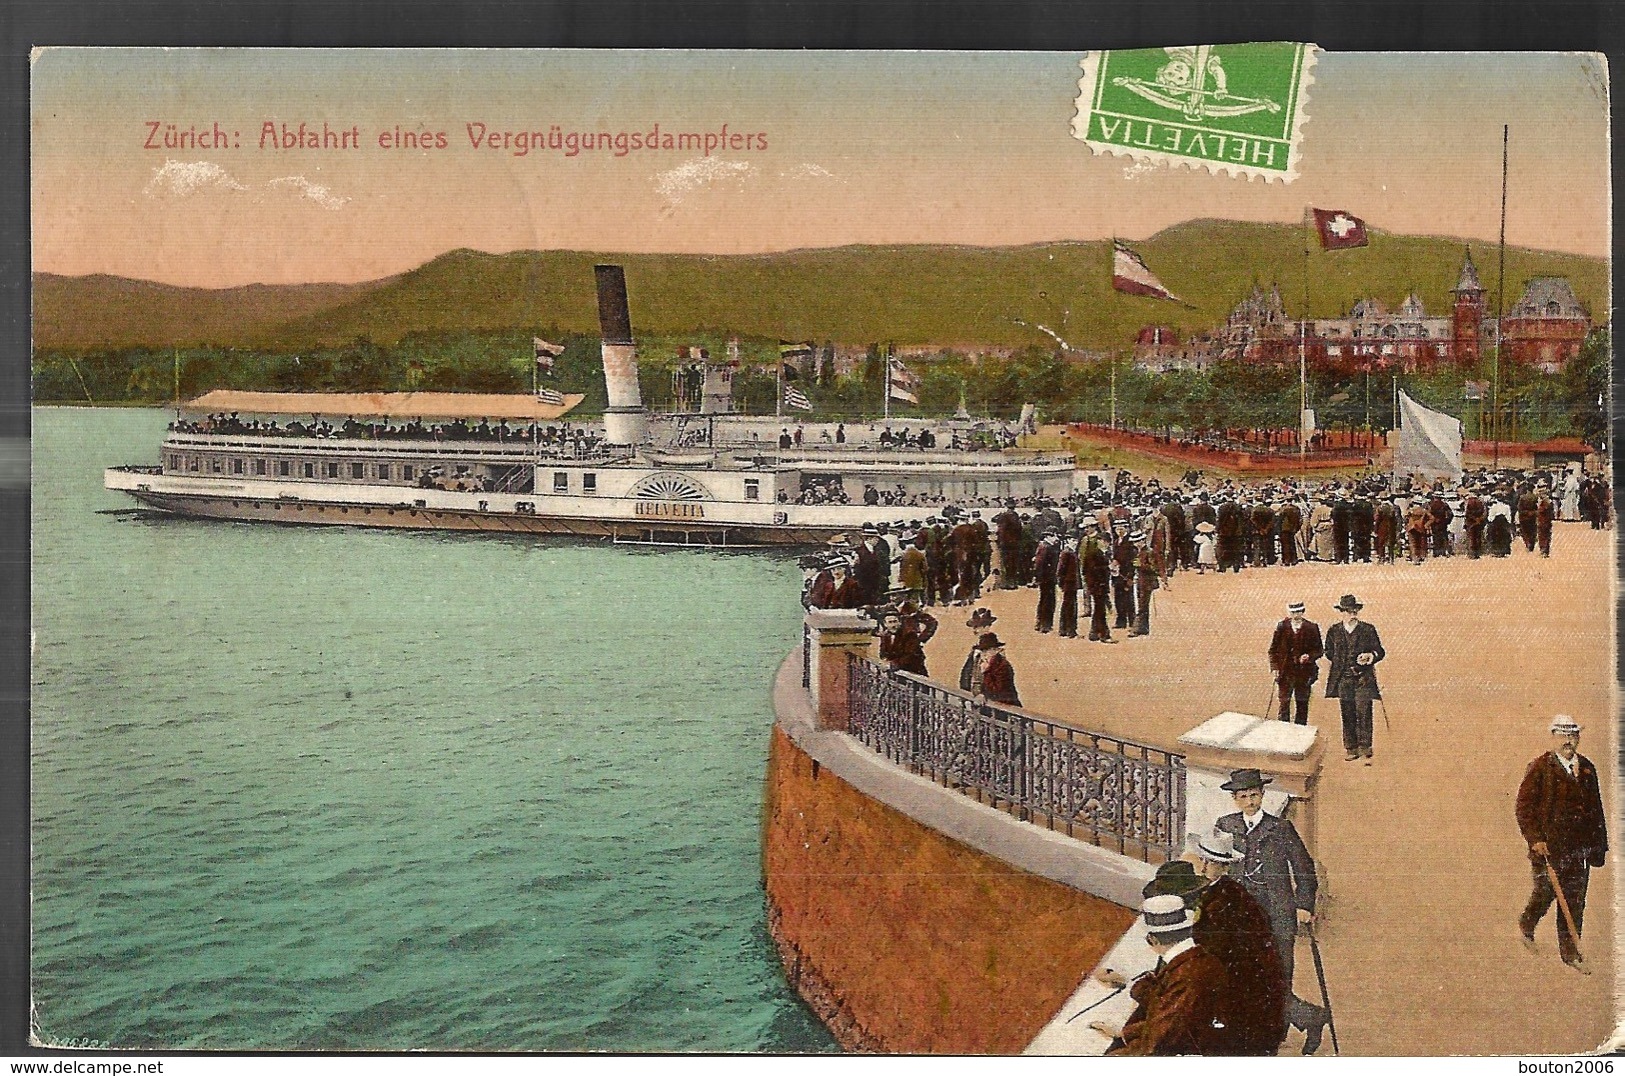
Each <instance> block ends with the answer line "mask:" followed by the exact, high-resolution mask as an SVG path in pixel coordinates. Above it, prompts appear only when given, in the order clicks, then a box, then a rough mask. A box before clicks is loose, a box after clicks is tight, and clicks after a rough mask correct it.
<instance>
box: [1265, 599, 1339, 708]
mask: <svg viewBox="0 0 1625 1076" xmlns="http://www.w3.org/2000/svg"><path fill="white" fill-rule="evenodd" d="M1303 612H1304V606H1303V602H1301V601H1295V602H1292V603H1291V604H1289V605H1288V606H1287V607H1286V619H1284V620H1282V621H1281V622H1280V623H1279V624H1277V625H1275V634H1274V635H1273V636H1272V637H1271V638H1270V671H1271V672H1273V673H1274V674H1275V685H1276V688H1277V689H1278V691H1279V693H1280V697H1281V698H1280V702H1281V712H1280V715H1279V716H1280V718H1281V720H1282V721H1296V722H1297V723H1298V724H1300V725H1306V724H1308V723H1309V694H1310V690H1311V689H1312V688H1313V687H1314V684H1315V681H1316V680H1318V679H1320V659H1321V656H1322V655H1323V654H1325V652H1326V647H1325V644H1324V643H1323V642H1322V641H1321V638H1320V625H1319V624H1316V623H1315V622H1314V621H1313V620H1307V619H1305V618H1304V615H1303ZM1294 704H1296V711H1295V712H1294Z"/></svg>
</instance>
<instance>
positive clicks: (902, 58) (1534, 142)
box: [31, 49, 1609, 287]
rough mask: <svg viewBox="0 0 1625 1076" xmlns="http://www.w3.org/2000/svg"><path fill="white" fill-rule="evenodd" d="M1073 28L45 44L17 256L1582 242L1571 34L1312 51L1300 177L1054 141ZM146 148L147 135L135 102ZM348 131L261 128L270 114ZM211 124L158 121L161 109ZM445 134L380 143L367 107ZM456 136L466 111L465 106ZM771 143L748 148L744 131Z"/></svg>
mask: <svg viewBox="0 0 1625 1076" xmlns="http://www.w3.org/2000/svg"><path fill="white" fill-rule="evenodd" d="M1079 59H1080V55H1079V54H1076V53H985V54H960V53H918V52H915V53H886V52H866V53H820V52H796V53H789V52H768V53H762V52H685V51H673V52H607V51H587V52H562V51H530V50H524V51H502V50H464V51H434V50H428V51H398V50H355V51H305V50H270V49H266V50H231V49H193V50H161V49H57V50H49V51H46V52H43V53H41V54H39V55H38V56H37V57H36V59H35V61H34V64H33V71H32V102H31V108H32V127H33V130H32V147H33V161H32V170H33V174H32V196H33V243H34V269H35V270H37V271H45V272H55V273H65V274H85V273H98V272H99V273H114V274H118V275H121V276H130V277H138V278H143V279H149V280H158V281H163V282H166V283H173V284H188V285H200V286H207V287H225V286H233V285H239V284H247V283H256V282H257V283H268V284H288V283H306V282H315V281H359V280H368V279H373V278H377V277H380V276H385V275H389V274H392V273H398V272H402V271H404V270H407V269H411V268H413V267H415V266H417V265H420V264H422V263H423V262H425V261H427V260H429V259H431V258H433V257H435V256H436V255H438V254H441V253H444V252H445V251H447V250H452V249H455V248H459V247H471V248H474V249H478V250H484V251H491V252H503V251H510V250H519V249H549V248H568V249H576V250H592V251H601V252H606V253H609V252H653V251H667V252H692V253H718V254H739V253H759V252H767V251H778V250H788V249H795V248H803V247H831V246H843V245H847V244H852V243H957V244H968V245H980V246H1007V245H1018V244H1024V243H1031V242H1040V241H1047V240H1062V239H1098V238H1102V237H1107V236H1112V235H1116V236H1119V237H1122V238H1129V239H1133V238H1141V237H1144V236H1147V235H1150V234H1152V233H1154V232H1156V231H1159V230H1160V229H1162V228H1165V227H1167V226H1169V225H1172V224H1176V223H1178V222H1180V221H1182V220H1188V219H1191V218H1197V217H1227V218H1234V219H1241V220H1266V221H1297V220H1299V219H1301V217H1302V214H1303V211H1304V207H1305V206H1306V205H1315V206H1320V207H1322V208H1332V209H1344V210H1347V211H1349V212H1352V213H1354V214H1356V215H1358V216H1361V217H1363V218H1364V219H1365V220H1366V221H1367V222H1368V223H1369V224H1370V225H1371V227H1373V228H1378V229H1384V230H1387V231H1393V232H1404V233H1414V234H1428V235H1452V236H1460V237H1463V238H1466V239H1471V240H1474V241H1476V242H1494V241H1495V238H1496V234H1497V229H1498V227H1499V214H1500V178H1501V177H1500V166H1501V125H1502V124H1503V123H1506V124H1510V125H1511V150H1510V181H1509V191H1510V194H1509V205H1508V211H1507V241H1508V242H1509V243H1511V244H1514V245H1519V246H1528V247H1536V248H1544V249H1551V250H1561V251H1569V252H1574V253H1580V254H1588V255H1594V256H1598V257H1606V256H1607V254H1608V251H1609V175H1608V104H1607V75H1606V69H1605V66H1604V61H1603V60H1602V58H1601V57H1589V56H1581V55H1564V54H1508V53H1493V54H1372V53H1340V54H1339V53H1331V54H1328V53H1322V54H1320V58H1319V62H1318V64H1317V65H1316V67H1315V69H1314V79H1315V81H1314V85H1313V86H1312V87H1311V89H1310V91H1309V102H1308V116H1309V120H1308V123H1307V124H1305V126H1304V128H1303V145H1302V158H1301V163H1300V171H1301V178H1300V179H1298V180H1297V181H1296V182H1294V183H1292V184H1282V183H1279V182H1270V183H1266V182H1265V181H1263V180H1261V179H1255V180H1252V181H1246V180H1242V179H1235V178H1230V177H1226V176H1213V175H1210V174H1208V173H1207V172H1205V171H1190V170H1170V169H1167V168H1163V167H1155V166H1154V167H1145V166H1140V167H1136V166H1135V165H1134V164H1132V163H1130V162H1127V161H1125V160H1123V159H1121V158H1115V157H1105V156H1102V157H1097V156H1094V155H1093V153H1092V152H1091V150H1090V149H1089V147H1087V146H1086V145H1084V144H1083V143H1082V142H1080V141H1077V140H1076V139H1075V138H1073V137H1072V135H1071V133H1070V130H1069V125H1070V122H1071V119H1072V115H1073V112H1074V99H1075V97H1076V94H1077V81H1078V75H1079V68H1078V61H1079ZM153 122H156V123H158V124H159V125H160V127H159V129H158V134H157V136H156V138H155V141H156V142H157V143H158V148H155V149H149V148H145V145H144V144H145V143H146V142H147V140H148V139H149V138H151V137H153V136H152V134H151V128H150V126H149V124H150V123H153ZM301 122H303V123H305V124H306V125H307V127H313V128H315V129H317V130H319V129H321V127H322V125H323V124H324V123H326V124H327V125H328V126H329V127H330V128H332V129H334V130H335V131H349V130H352V129H354V130H355V131H356V132H357V134H358V135H359V138H358V142H359V148H350V147H349V146H343V147H340V148H335V149H311V150H302V151H301V150H296V149H288V150H283V149H273V148H264V149H262V148H260V145H259V143H260V136H261V131H262V128H263V125H264V124H266V123H271V124H273V125H274V126H276V127H277V129H278V130H279V131H280V127H281V125H282V124H288V125H289V126H290V127H293V128H297V126H298V124H299V123H301ZM657 123H658V124H659V126H660V130H661V131H662V132H666V133H671V132H679V131H694V132H707V131H710V132H720V130H721V128H722V126H723V125H724V124H726V125H727V130H728V132H729V134H730V135H736V134H746V135H751V136H755V137H752V138H751V140H750V142H749V143H748V144H740V145H739V146H738V148H732V147H729V148H724V149H722V150H720V151H718V152H716V153H713V154H711V155H709V156H706V155H704V154H703V153H700V152H695V151H693V150H676V149H673V150H657V151H653V152H649V151H632V152H628V153H626V154H625V155H622V156H617V155H615V154H614V153H613V152H601V151H587V152H582V153H580V154H579V155H576V156H567V155H565V154H564V153H562V152H558V151H553V150H549V149H546V148H545V146H544V147H543V148H538V149H535V150H532V151H531V152H529V153H527V154H525V155H523V156H520V155H516V153H515V151H514V150H513V149H512V148H511V147H509V148H498V149H494V150H493V149H490V148H485V147H483V146H482V147H481V148H475V147H474V146H473V145H472V144H471V141H470V133H469V132H470V125H478V124H483V125H484V126H485V128H486V129H487V130H497V131H502V130H507V131H538V132H540V133H541V135H542V136H543V137H544V138H545V136H546V135H547V134H548V132H549V130H550V128H552V127H553V125H555V124H557V125H558V126H559V129H560V133H561V134H563V133H565V132H577V131H599V130H607V131H623V130H624V131H627V132H638V133H642V132H646V131H649V130H651V129H653V128H654V127H655V125H656V124H657ZM167 124H174V125H176V127H177V129H179V130H181V131H184V130H187V129H188V128H197V129H201V130H204V131H208V132H212V131H213V130H214V129H215V125H218V127H219V129H220V130H221V131H223V132H225V134H226V140H227V142H228V144H227V145H226V146H224V147H220V148H216V147H213V146H205V147H202V148H199V147H197V146H195V145H185V146H173V147H168V148H166V147H164V146H163V145H162V141H163V134H164V129H165V128H164V125H167ZM397 127H399V128H400V129H401V130H402V131H403V132H406V131H411V132H414V133H416V132H418V131H424V132H429V133H444V136H445V140H446V146H445V148H443V149H441V148H435V149H428V150H421V149H398V148H382V147H380V145H379V143H378V137H379V135H380V133H386V132H387V133H388V134H390V135H393V134H394V132H395V129H396V128H397ZM473 130H474V131H476V132H477V131H478V130H479V128H478V127H474V128H473ZM764 135H765V138H766V148H765V149H763V148H759V142H758V138H759V137H760V136H764Z"/></svg>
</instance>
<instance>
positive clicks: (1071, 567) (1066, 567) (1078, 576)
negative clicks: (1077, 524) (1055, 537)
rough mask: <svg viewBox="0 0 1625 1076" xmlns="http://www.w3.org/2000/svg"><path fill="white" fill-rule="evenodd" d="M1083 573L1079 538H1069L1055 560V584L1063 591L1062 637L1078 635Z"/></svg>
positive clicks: (1068, 637) (1074, 637)
mask: <svg viewBox="0 0 1625 1076" xmlns="http://www.w3.org/2000/svg"><path fill="white" fill-rule="evenodd" d="M1082 583H1083V575H1082V572H1081V570H1080V567H1079V563H1078V540H1077V539H1076V538H1068V539H1067V540H1066V541H1065V542H1064V543H1062V545H1061V555H1060V556H1059V557H1057V558H1056V561H1055V585H1056V586H1057V587H1059V588H1060V591H1061V638H1063V639H1076V638H1077V637H1078V588H1079V587H1080V586H1081V585H1082Z"/></svg>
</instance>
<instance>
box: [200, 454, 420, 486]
mask: <svg viewBox="0 0 1625 1076" xmlns="http://www.w3.org/2000/svg"><path fill="white" fill-rule="evenodd" d="M228 462H229V463H230V468H229V472H230V473H231V474H255V475H266V476H269V475H270V474H272V473H273V471H274V472H275V475H276V477H278V478H292V477H294V469H293V461H291V460H275V461H271V460H260V459H255V460H245V459H242V458H241V457H237V458H234V459H231V460H229V461H228V460H226V459H224V458H223V457H220V456H210V457H208V458H207V466H205V458H204V457H202V456H183V455H181V454H179V453H173V454H171V455H170V457H169V469H170V470H171V471H181V470H186V471H194V472H199V471H207V472H209V473H210V474H226V473H227V472H228V468H227V463H228ZM273 462H274V464H275V466H274V467H273V466H272V464H273ZM299 466H300V468H301V470H300V472H299V473H300V476H301V477H304V478H316V477H318V475H320V476H321V477H324V478H355V479H366V478H378V479H382V480H383V481H385V482H388V481H392V480H393V479H394V478H395V465H394V464H391V463H376V464H374V463H351V464H349V465H348V467H346V466H345V465H344V464H341V463H338V462H336V461H332V460H329V461H326V462H324V463H320V464H317V463H314V462H311V461H308V460H307V461H305V462H303V463H301V464H300V465H299ZM417 476H418V470H417V468H416V467H415V466H414V465H412V464H410V463H403V464H401V465H400V477H401V479H402V480H403V481H406V482H411V481H414V480H415V479H416V478H417Z"/></svg>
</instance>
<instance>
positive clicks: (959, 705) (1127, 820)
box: [847, 654, 1185, 863]
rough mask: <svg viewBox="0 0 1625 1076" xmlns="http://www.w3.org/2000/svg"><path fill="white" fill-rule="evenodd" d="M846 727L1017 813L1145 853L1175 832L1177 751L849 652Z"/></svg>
mask: <svg viewBox="0 0 1625 1076" xmlns="http://www.w3.org/2000/svg"><path fill="white" fill-rule="evenodd" d="M849 658H850V661H849V664H848V667H847V669H848V678H849V679H848V689H849V691H848V696H847V698H848V703H849V705H850V715H851V716H850V726H849V727H850V729H851V732H852V735H853V736H855V737H857V738H858V740H859V741H861V742H862V743H863V744H865V745H866V746H868V747H869V748H870V749H872V750H874V751H876V752H878V753H879V754H881V755H882V756H884V757H885V758H887V759H889V760H891V761H892V762H895V763H897V764H898V765H900V766H905V767H907V768H908V769H910V770H913V771H914V772H915V773H918V774H921V775H923V776H926V777H929V778H931V779H932V780H934V781H936V782H937V783H938V784H941V785H943V786H945V787H948V788H952V789H956V790H958V791H960V792H963V793H965V794H966V795H969V796H972V797H974V798H976V799H979V800H981V801H982V802H984V803H987V804H989V805H990V806H993V807H997V808H999V809H1000V810H1004V811H1008V812H1009V813H1011V814H1013V815H1015V816H1016V817H1017V818H1020V819H1022V820H1024V821H1029V822H1033V823H1035V824H1037V825H1042V826H1046V827H1048V828H1049V829H1053V830H1060V831H1062V832H1065V833H1066V834H1067V835H1068V836H1071V837H1076V838H1078V839H1079V840H1086V841H1088V842H1090V843H1091V844H1095V845H1099V846H1100V847H1102V848H1110V849H1112V850H1114V851H1116V852H1118V853H1119V854H1121V855H1126V856H1132V857H1134V858H1136V859H1140V860H1143V861H1145V862H1147V863H1161V862H1166V861H1167V860H1169V859H1172V858H1174V857H1175V856H1177V855H1178V854H1179V852H1180V850H1181V849H1182V848H1183V846H1184V842H1185V758H1184V756H1183V755H1177V754H1174V753H1173V752H1171V751H1165V750H1163V749H1161V748H1158V747H1151V746H1149V745H1147V744H1140V743H1134V742H1133V741H1130V740H1120V739H1117V738H1115V737H1112V736H1106V735H1103V734H1101V733H1098V732H1089V731H1087V730H1085V729H1080V728H1076V727H1074V726H1072V725H1067V724H1064V723H1062V722H1059V721H1052V720H1050V719H1048V718H1044V717H1039V716H1036V715H1033V714H1029V713H1026V712H1025V711H1022V710H1016V709H1011V708H1009V707H1005V706H1000V705H998V704H996V703H987V702H983V703H978V702H977V701H976V700H975V699H973V698H972V697H971V696H969V695H967V694H965V693H964V692H962V691H955V690H953V689H952V688H948V687H944V686H943V685H941V684H936V683H932V682H931V681H929V680H926V679H924V678H923V677H918V676H914V675H913V674H911V673H905V672H891V671H888V670H887V669H886V668H885V667H884V666H882V665H880V664H878V663H877V662H875V661H872V660H870V659H869V658H866V657H862V656H859V655H856V654H853V655H850V656H849Z"/></svg>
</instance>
